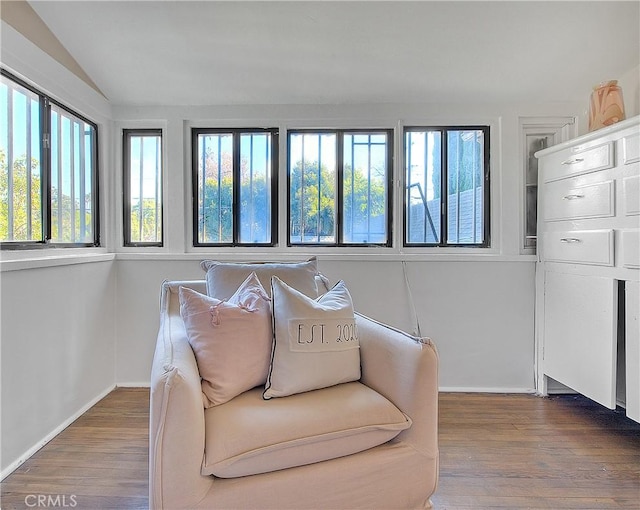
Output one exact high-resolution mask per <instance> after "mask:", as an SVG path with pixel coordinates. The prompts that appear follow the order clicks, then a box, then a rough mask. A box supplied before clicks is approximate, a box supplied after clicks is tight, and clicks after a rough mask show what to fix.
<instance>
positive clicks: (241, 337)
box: [179, 273, 273, 407]
mask: <svg viewBox="0 0 640 510" xmlns="http://www.w3.org/2000/svg"><path fill="white" fill-rule="evenodd" d="M179 293H180V295H179V297H180V315H181V316H182V319H183V321H184V325H185V328H186V331H187V337H188V339H189V343H190V344H191V347H192V348H193V352H194V354H195V356H196V362H197V364H198V370H199V371H200V377H202V392H203V393H204V395H205V407H211V406H215V405H219V404H224V403H225V402H228V401H229V400H231V399H232V398H234V397H236V396H237V395H240V394H241V393H244V392H245V391H248V390H250V389H251V388H255V387H256V386H259V385H262V384H264V383H265V381H266V378H267V374H268V371H269V362H270V355H271V343H272V337H273V334H272V330H271V304H270V302H269V298H268V296H267V294H266V292H265V290H264V288H263V287H262V285H260V282H259V281H258V278H257V277H256V275H255V273H251V275H249V276H248V277H247V279H246V280H245V281H244V282H243V283H242V284H241V285H240V287H239V288H238V289H237V290H236V292H235V293H234V294H233V295H232V296H231V297H230V298H229V299H228V300H227V301H221V300H219V299H215V298H211V297H209V296H205V295H203V294H200V293H198V292H196V291H194V290H191V289H188V288H185V287H180V290H179Z"/></svg>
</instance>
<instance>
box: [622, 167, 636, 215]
mask: <svg viewBox="0 0 640 510" xmlns="http://www.w3.org/2000/svg"><path fill="white" fill-rule="evenodd" d="M622 182H623V184H622V188H623V192H624V213H625V214H626V215H627V216H632V215H635V214H640V176H638V175H634V176H632V177H627V178H625V179H624V181H622Z"/></svg>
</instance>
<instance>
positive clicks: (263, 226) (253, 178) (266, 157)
mask: <svg viewBox="0 0 640 510" xmlns="http://www.w3.org/2000/svg"><path fill="white" fill-rule="evenodd" d="M271 171H272V169H271V134H268V133H266V134H265V133H242V134H241V135H240V239H239V241H240V242H241V243H270V242H271Z"/></svg>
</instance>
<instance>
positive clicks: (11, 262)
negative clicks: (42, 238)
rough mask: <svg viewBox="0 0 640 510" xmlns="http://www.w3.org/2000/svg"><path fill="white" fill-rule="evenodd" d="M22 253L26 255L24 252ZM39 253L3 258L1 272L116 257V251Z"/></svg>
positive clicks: (100, 260) (88, 262)
mask: <svg viewBox="0 0 640 510" xmlns="http://www.w3.org/2000/svg"><path fill="white" fill-rule="evenodd" d="M31 253H33V252H31ZM22 255H24V252H23V253H22ZM38 255H40V256H37V257H36V256H28V255H27V256H23V257H20V258H11V259H5V258H3V260H0V273H4V272H7V271H21V270H24V269H38V268H44V267H58V266H70V265H75V264H90V263H94V262H110V261H112V260H115V258H116V256H115V253H64V254H62V253H56V254H47V255H44V256H42V252H38ZM3 257H4V254H3Z"/></svg>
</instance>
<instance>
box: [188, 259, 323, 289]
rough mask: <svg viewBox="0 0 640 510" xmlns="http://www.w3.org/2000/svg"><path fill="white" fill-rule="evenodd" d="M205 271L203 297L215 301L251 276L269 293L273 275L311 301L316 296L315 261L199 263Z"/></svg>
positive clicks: (316, 265)
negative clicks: (206, 296)
mask: <svg viewBox="0 0 640 510" xmlns="http://www.w3.org/2000/svg"><path fill="white" fill-rule="evenodd" d="M200 266H201V267H202V269H204V270H205V271H206V273H207V274H206V277H205V278H206V281H207V294H208V295H209V296H211V297H215V298H218V299H227V298H229V296H231V295H232V294H233V293H234V292H235V291H236V289H237V288H238V286H239V285H240V284H241V283H242V282H243V280H244V279H245V278H246V277H247V276H249V274H251V273H252V272H255V273H256V275H257V276H258V280H260V283H261V284H262V286H263V287H264V288H265V289H266V290H267V292H269V293H270V292H271V277H272V276H273V275H276V276H277V277H279V278H280V279H282V280H283V281H285V282H286V283H287V284H288V285H291V286H292V287H293V288H295V289H298V290H299V291H300V292H302V293H303V294H304V295H306V296H309V297H311V298H316V297H317V296H318V284H317V280H316V276H319V275H320V273H319V272H318V263H317V260H316V258H315V257H312V258H310V259H309V260H307V261H306V262H247V263H237V262H219V261H216V260H203V261H202V262H201V263H200Z"/></svg>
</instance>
